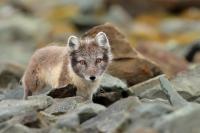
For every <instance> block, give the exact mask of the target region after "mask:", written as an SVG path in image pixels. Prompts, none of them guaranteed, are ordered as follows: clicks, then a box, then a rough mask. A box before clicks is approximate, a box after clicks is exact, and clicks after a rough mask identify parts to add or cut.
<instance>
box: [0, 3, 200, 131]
mask: <svg viewBox="0 0 200 133" xmlns="http://www.w3.org/2000/svg"><path fill="white" fill-rule="evenodd" d="M144 3H146V6H144ZM149 7H150V8H149ZM160 7H162V8H160ZM199 7H200V5H199V2H198V1H195V0H191V1H183V2H182V1H178V0H174V1H169V0H164V1H161V0H154V1H152V2H147V1H146V0H141V1H139V0H138V1H131V0H127V2H126V3H125V2H124V1H123V0H104V1H103V0H95V1H94V0H81V1H78V0H57V1H53V0H51V1H49V0H44V1H43V2H42V3H41V1H40V0H26V1H25V0H2V1H1V2H0V133H13V132H15V133H66V132H67V133H68V132H69V133H199V132H200V127H199V122H200V114H198V113H199V112H200V105H199V104H200V88H199V86H200V82H199V81H200V65H199V64H198V63H199V62H200V54H199V53H198V50H197V51H196V49H200V43H199V42H200V41H199V40H200V38H199V34H200V24H199V20H200V9H199ZM107 22H109V23H107ZM105 23H106V24H105ZM99 31H104V32H105V33H106V34H107V36H108V38H109V41H110V44H111V48H112V53H113V57H114V58H113V61H112V64H111V65H110V66H109V68H108V70H107V71H106V74H104V76H103V80H102V82H101V85H100V87H99V91H98V92H97V93H96V94H94V95H93V101H85V100H84V99H83V98H82V97H79V96H76V87H75V86H73V85H67V86H65V87H63V88H50V87H46V88H44V91H43V92H40V93H38V94H35V95H34V96H30V97H28V100H22V97H23V88H22V86H21V85H20V80H21V77H22V75H23V73H24V70H25V68H26V65H27V63H28V60H29V58H30V56H31V55H32V54H33V52H34V51H35V50H36V49H37V48H40V47H43V46H46V45H51V44H49V43H52V42H56V43H57V44H58V45H65V44H66V40H67V37H68V36H69V35H71V34H76V35H79V36H94V35H95V34H96V33H97V32H99ZM194 49H195V50H194ZM196 53H197V54H196Z"/></svg>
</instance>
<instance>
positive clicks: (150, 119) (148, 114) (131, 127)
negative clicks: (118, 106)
mask: <svg viewBox="0 0 200 133" xmlns="http://www.w3.org/2000/svg"><path fill="white" fill-rule="evenodd" d="M173 111H174V109H173V108H172V107H170V106H169V105H166V104H162V103H150V104H142V105H141V106H138V107H137V108H136V109H135V110H134V111H132V112H131V113H130V122H129V123H128V124H126V128H124V130H125V133H132V132H133V131H137V130H138V129H140V128H141V129H151V130H150V131H154V129H152V124H154V122H155V121H156V120H157V119H159V118H160V117H162V116H164V115H166V114H169V113H171V112H173ZM121 128H122V127H121ZM138 133H139V132H138ZM150 133H151V132H150ZM153 133H154V132H153Z"/></svg>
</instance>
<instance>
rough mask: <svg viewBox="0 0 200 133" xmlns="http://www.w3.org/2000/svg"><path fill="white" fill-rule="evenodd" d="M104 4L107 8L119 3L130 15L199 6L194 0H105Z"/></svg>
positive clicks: (179, 10)
mask: <svg viewBox="0 0 200 133" xmlns="http://www.w3.org/2000/svg"><path fill="white" fill-rule="evenodd" d="M105 2H106V3H105V4H106V6H107V7H108V8H110V7H111V6H112V5H120V6H121V7H122V8H124V9H125V10H126V11H127V12H128V13H129V14H130V15H132V16H135V15H143V14H148V13H155V12H163V11H168V12H172V13H180V12H182V11H183V10H185V9H187V8H189V7H199V6H200V5H199V2H198V1H196V0H191V1H179V0H173V1H169V0H164V1H163V0H155V1H152V2H148V0H140V1H133V0H127V1H126V2H124V1H123V0H105Z"/></svg>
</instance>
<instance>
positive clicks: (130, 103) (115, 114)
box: [81, 97, 140, 132]
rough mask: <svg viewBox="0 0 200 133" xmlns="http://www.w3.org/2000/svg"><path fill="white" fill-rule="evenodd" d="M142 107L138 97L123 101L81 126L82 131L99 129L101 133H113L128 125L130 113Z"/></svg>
mask: <svg viewBox="0 0 200 133" xmlns="http://www.w3.org/2000/svg"><path fill="white" fill-rule="evenodd" d="M139 105H140V101H139V100H138V99H137V98H136V97H128V98H125V99H121V100H119V101H117V102H115V103H114V104H112V105H111V106H109V107H108V109H107V110H105V111H103V112H101V113H99V114H98V115H97V116H96V117H94V118H91V119H89V120H87V121H86V122H84V123H83V124H82V125H81V128H82V130H83V131H84V130H85V131H88V130H93V129H97V130H98V131H100V132H112V131H115V130H116V128H118V127H120V126H121V125H123V123H126V122H127V121H128V119H129V113H128V112H130V111H131V110H134V109H135V108H136V107H137V106H139Z"/></svg>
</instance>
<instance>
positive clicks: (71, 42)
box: [67, 32, 112, 82]
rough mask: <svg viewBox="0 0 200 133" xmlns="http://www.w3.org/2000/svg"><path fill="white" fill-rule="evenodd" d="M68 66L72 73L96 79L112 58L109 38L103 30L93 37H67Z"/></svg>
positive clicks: (87, 78) (92, 79) (91, 79)
mask: <svg viewBox="0 0 200 133" xmlns="http://www.w3.org/2000/svg"><path fill="white" fill-rule="evenodd" d="M67 45H68V53H69V55H70V66H71V68H72V70H73V71H74V73H76V74H77V75H78V76H80V77H81V78H84V79H85V80H87V81H92V82H93V81H95V80H98V79H99V78H100V77H101V75H102V74H103V73H104V71H105V70H106V68H107V67H108V65H109V63H110V62H111V60H112V54H111V48H110V44H109V40H108V38H107V36H106V34H105V33H104V32H99V33H98V34H97V35H96V36H95V37H94V38H82V39H79V38H78V37H76V36H70V37H69V38H68V44H67Z"/></svg>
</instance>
